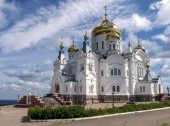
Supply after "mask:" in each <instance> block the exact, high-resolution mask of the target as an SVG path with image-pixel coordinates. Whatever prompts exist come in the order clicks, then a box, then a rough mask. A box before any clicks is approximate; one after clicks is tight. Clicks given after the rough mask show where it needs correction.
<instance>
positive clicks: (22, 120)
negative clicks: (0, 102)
mask: <svg viewBox="0 0 170 126" xmlns="http://www.w3.org/2000/svg"><path fill="white" fill-rule="evenodd" d="M21 122H30V119H29V117H28V116H23V117H22V119H21Z"/></svg>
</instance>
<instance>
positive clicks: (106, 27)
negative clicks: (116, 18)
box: [92, 19, 121, 40]
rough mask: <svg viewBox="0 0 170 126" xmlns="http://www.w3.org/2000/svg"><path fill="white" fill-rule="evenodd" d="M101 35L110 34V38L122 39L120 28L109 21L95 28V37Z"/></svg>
mask: <svg viewBox="0 0 170 126" xmlns="http://www.w3.org/2000/svg"><path fill="white" fill-rule="evenodd" d="M101 34H109V35H108V37H111V38H113V39H118V40H120V38H121V30H120V28H119V27H118V26H117V25H115V24H114V23H113V22H111V21H109V20H108V19H105V20H103V21H102V23H101V24H100V25H99V26H97V27H95V28H94V29H93V31H92V36H93V37H94V36H96V35H101ZM106 39H107V38H106Z"/></svg>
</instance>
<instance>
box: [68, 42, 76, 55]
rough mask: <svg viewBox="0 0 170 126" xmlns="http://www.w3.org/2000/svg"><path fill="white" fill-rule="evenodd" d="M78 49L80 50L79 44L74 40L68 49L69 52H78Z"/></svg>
mask: <svg viewBox="0 0 170 126" xmlns="http://www.w3.org/2000/svg"><path fill="white" fill-rule="evenodd" d="M77 51H78V48H77V46H76V45H75V43H74V41H73V44H72V45H71V46H70V48H69V49H68V52H77Z"/></svg>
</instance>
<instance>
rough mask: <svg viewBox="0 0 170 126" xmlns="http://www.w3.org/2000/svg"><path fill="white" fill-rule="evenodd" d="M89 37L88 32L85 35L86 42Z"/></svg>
mask: <svg viewBox="0 0 170 126" xmlns="http://www.w3.org/2000/svg"><path fill="white" fill-rule="evenodd" d="M88 38H89V37H88V35H87V31H86V32H85V35H84V40H85V41H87V40H88Z"/></svg>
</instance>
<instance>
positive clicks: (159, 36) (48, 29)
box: [0, 0, 170, 99]
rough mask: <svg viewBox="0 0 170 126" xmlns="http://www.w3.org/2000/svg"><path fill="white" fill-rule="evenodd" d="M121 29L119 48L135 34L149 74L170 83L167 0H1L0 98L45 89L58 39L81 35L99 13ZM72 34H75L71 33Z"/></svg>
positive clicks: (98, 20)
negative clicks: (148, 58) (149, 65)
mask: <svg viewBox="0 0 170 126" xmlns="http://www.w3.org/2000/svg"><path fill="white" fill-rule="evenodd" d="M105 5H107V13H108V19H109V20H111V21H113V22H114V23H115V24H116V25H118V26H119V27H120V28H121V30H122V43H123V47H124V51H126V47H127V45H128V42H131V45H132V47H135V46H136V44H137V41H138V39H139V40H140V41H141V44H142V45H143V46H144V48H145V49H146V53H147V54H148V56H149V57H150V61H151V63H150V64H151V67H150V69H151V73H152V77H157V76H161V78H162V80H163V82H164V85H165V86H164V88H165V89H164V90H165V91H166V87H167V86H170V78H169V75H170V59H169V58H170V18H169V13H170V0H121V1H120V0H0V99H17V96H18V95H20V96H22V95H25V94H28V93H34V94H37V95H40V96H43V95H44V94H45V93H48V92H49V91H50V86H51V83H52V76H53V62H54V60H55V59H56V58H57V56H58V49H59V45H60V42H61V41H62V42H63V43H64V46H65V55H66V57H68V56H67V49H68V47H69V46H70V45H71V44H72V41H73V38H74V41H75V42H76V44H77V45H78V47H79V48H81V47H82V43H83V35H84V33H85V31H87V32H88V35H89V38H90V39H91V31H92V30H93V28H94V27H95V26H97V25H99V24H100V23H101V21H102V20H103V19H104V6H105ZM73 36H74V37H73Z"/></svg>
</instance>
